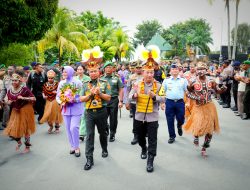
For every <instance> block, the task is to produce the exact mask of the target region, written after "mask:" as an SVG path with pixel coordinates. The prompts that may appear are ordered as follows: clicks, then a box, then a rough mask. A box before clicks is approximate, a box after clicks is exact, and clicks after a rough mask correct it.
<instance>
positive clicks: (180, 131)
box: [178, 127, 183, 136]
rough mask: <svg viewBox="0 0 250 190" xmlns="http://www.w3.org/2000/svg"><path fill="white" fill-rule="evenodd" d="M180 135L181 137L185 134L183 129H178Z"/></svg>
mask: <svg viewBox="0 0 250 190" xmlns="http://www.w3.org/2000/svg"><path fill="white" fill-rule="evenodd" d="M178 134H179V135H180V136H182V134H183V132H182V128H181V127H180V128H178Z"/></svg>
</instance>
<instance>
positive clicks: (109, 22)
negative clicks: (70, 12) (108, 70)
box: [77, 11, 132, 61]
mask: <svg viewBox="0 0 250 190" xmlns="http://www.w3.org/2000/svg"><path fill="white" fill-rule="evenodd" d="M77 20H78V21H80V22H81V23H82V24H83V25H84V26H85V27H86V28H87V32H86V35H87V38H88V39H89V45H90V47H94V46H100V48H101V50H102V51H103V52H104V57H103V59H104V61H106V60H110V61H111V60H112V59H113V58H114V57H115V58H116V59H117V60H119V61H120V60H121V58H122V57H129V56H130V55H131V54H130V52H131V49H132V48H131V44H130V43H129V37H128V35H127V33H126V31H124V30H123V28H122V27H121V26H119V22H116V21H115V20H113V18H107V17H105V16H104V15H103V14H102V12H100V11H98V12H97V13H96V14H94V13H91V12H90V11H87V12H84V13H81V15H80V16H79V17H78V18H77Z"/></svg>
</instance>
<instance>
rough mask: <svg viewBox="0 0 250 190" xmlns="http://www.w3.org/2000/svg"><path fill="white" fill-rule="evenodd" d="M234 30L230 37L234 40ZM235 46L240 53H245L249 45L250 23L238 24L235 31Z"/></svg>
mask: <svg viewBox="0 0 250 190" xmlns="http://www.w3.org/2000/svg"><path fill="white" fill-rule="evenodd" d="M234 31H235V28H233V30H232V35H231V36H232V39H233V41H234ZM237 46H238V51H239V52H240V53H246V52H247V48H248V47H250V25H249V24H247V23H242V24H239V25H238V32H237Z"/></svg>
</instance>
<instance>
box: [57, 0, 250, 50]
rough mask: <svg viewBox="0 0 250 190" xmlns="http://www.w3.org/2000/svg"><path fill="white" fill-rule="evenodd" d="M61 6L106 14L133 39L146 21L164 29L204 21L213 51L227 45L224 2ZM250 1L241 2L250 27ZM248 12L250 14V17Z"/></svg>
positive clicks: (111, 1)
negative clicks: (179, 24) (195, 20)
mask: <svg viewBox="0 0 250 190" xmlns="http://www.w3.org/2000/svg"><path fill="white" fill-rule="evenodd" d="M230 5H231V7H230V11H231V14H230V16H231V19H230V20H231V21H230V24H231V29H232V28H233V27H234V26H235V3H231V4H230ZM59 6H60V7H67V8H68V9H70V10H74V11H75V12H76V13H78V14H80V13H81V12H84V11H87V10H89V11H91V12H93V13H96V12H97V11H102V12H103V15H104V16H106V17H109V18H114V20H115V21H119V22H120V24H121V25H122V26H125V29H126V30H128V34H129V35H130V36H131V37H133V34H134V33H135V32H136V26H137V25H138V24H141V23H142V21H145V20H153V19H156V20H158V21H159V22H160V23H161V24H162V25H163V27H164V28H167V27H170V26H171V25H172V24H175V23H178V22H182V21H185V20H188V19H189V18H203V19H206V20H207V22H208V23H209V24H210V26H211V32H212V38H213V42H214V43H213V44H211V45H209V46H210V48H211V50H212V51H215V50H220V46H221V45H227V12H226V9H225V4H224V0H214V2H213V4H212V5H210V4H209V3H208V0H150V1H148V0H59ZM249 12H250V0H241V2H240V6H239V23H243V22H246V23H248V24H250V14H249ZM247 13H248V14H247Z"/></svg>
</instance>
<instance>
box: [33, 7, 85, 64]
mask: <svg viewBox="0 0 250 190" xmlns="http://www.w3.org/2000/svg"><path fill="white" fill-rule="evenodd" d="M73 15H74V13H73V12H72V11H69V10H68V9H66V8H64V9H58V10H57V13H56V15H55V17H54V19H53V27H52V28H51V29H50V30H49V31H48V32H47V33H46V34H45V38H43V39H42V40H40V41H39V42H38V52H39V55H40V60H41V61H44V51H45V50H46V49H50V48H52V47H57V49H58V56H57V57H58V60H59V64H61V58H62V55H63V52H64V51H69V52H71V54H69V55H70V56H71V55H72V53H75V54H76V55H77V56H78V57H79V56H80V53H79V52H81V51H82V50H83V49H85V48H88V47H89V41H88V39H87V37H86V35H85V34H84V33H83V30H84V29H85V28H84V27H83V26H82V25H80V24H78V23H77V22H76V20H75V19H74V17H73Z"/></svg>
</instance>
